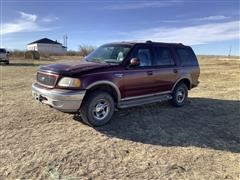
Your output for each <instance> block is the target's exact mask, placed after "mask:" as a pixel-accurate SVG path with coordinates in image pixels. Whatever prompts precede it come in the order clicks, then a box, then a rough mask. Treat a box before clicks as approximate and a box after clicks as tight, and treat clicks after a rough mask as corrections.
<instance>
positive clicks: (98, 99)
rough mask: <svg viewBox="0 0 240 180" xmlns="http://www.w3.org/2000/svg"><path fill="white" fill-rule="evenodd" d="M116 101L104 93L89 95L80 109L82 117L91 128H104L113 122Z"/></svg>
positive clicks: (95, 92) (97, 92)
mask: <svg viewBox="0 0 240 180" xmlns="http://www.w3.org/2000/svg"><path fill="white" fill-rule="evenodd" d="M114 109H115V106H114V100H113V98H112V96H111V95H110V94H108V93H107V92H104V91H94V92H91V93H89V94H88V95H87V97H86V98H85V99H84V101H83V104H82V105H81V108H80V116H81V118H82V120H83V122H85V123H86V124H88V125H90V126H94V127H97V126H102V125H105V124H106V123H108V122H109V121H110V120H111V117H112V115H113V113H114Z"/></svg>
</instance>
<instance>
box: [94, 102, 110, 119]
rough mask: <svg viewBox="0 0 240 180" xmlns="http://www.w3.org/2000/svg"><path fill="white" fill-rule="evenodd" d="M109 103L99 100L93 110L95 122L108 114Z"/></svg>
mask: <svg viewBox="0 0 240 180" xmlns="http://www.w3.org/2000/svg"><path fill="white" fill-rule="evenodd" d="M109 109H110V106H109V103H108V102H107V100H105V99H101V100H99V101H98V102H97V103H96V105H95V107H94V108H93V116H94V118H95V119H96V120H99V121H101V120H103V119H104V118H105V117H106V116H107V115H108V113H109Z"/></svg>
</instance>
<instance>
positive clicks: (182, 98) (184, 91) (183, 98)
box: [170, 83, 188, 107]
mask: <svg viewBox="0 0 240 180" xmlns="http://www.w3.org/2000/svg"><path fill="white" fill-rule="evenodd" d="M172 97H173V98H172V99H171V100H170V103H171V104H172V105H173V106H175V107H182V106H184V105H185V104H186V102H187V99H188V88H187V86H186V84H184V83H180V84H178V85H177V86H176V87H175V88H174V91H173V93H172Z"/></svg>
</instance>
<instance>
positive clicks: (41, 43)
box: [27, 38, 67, 54]
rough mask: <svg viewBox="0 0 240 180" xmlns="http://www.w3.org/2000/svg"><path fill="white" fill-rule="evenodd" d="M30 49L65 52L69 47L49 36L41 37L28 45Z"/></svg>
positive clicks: (42, 51)
mask: <svg viewBox="0 0 240 180" xmlns="http://www.w3.org/2000/svg"><path fill="white" fill-rule="evenodd" d="M27 50H28V51H38V52H39V53H52V54H65V53H66V52H67V47H65V46H63V45H62V44H61V43H59V42H57V41H53V40H51V39H48V38H43V39H39V40H37V41H34V42H31V43H29V44H28V45H27Z"/></svg>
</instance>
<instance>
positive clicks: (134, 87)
mask: <svg viewBox="0 0 240 180" xmlns="http://www.w3.org/2000/svg"><path fill="white" fill-rule="evenodd" d="M134 57H136V58H138V59H139V60H140V66H138V67H128V68H126V69H125V71H124V98H129V97H134V96H142V95H148V94H152V93H154V92H156V84H155V83H156V81H155V75H154V67H152V59H153V53H152V47H151V45H137V46H136V47H135V48H134V50H133V53H132V55H131V58H134ZM131 58H130V59H131Z"/></svg>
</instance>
